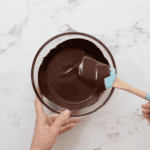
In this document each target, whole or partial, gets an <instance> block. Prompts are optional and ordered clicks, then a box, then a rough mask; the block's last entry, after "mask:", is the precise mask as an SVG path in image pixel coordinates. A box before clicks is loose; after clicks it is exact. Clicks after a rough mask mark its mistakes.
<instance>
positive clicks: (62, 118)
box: [53, 110, 70, 129]
mask: <svg viewBox="0 0 150 150" xmlns="http://www.w3.org/2000/svg"><path fill="white" fill-rule="evenodd" d="M69 116H70V111H69V110H68V112H66V111H63V112H62V113H61V114H60V115H59V116H58V117H57V118H56V119H55V121H54V123H53V127H54V128H57V129H58V128H60V127H61V126H62V125H63V124H64V123H65V122H66V120H67V119H68V118H69Z"/></svg>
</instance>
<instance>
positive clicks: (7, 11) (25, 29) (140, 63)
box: [0, 0, 150, 150]
mask: <svg viewBox="0 0 150 150" xmlns="http://www.w3.org/2000/svg"><path fill="white" fill-rule="evenodd" d="M0 19H1V23H0V117H1V123H0V149H1V150H20V149H22V150H26V149H30V145H31V141H32V137H33V134H34V127H35V117H36V113H35V107H34V100H35V93H34V91H33V88H32V84H31V75H30V73H31V65H32V61H33V58H34V56H35V54H36V52H37V51H38V49H39V48H40V47H41V46H42V44H43V43H44V42H46V41H47V40H48V39H50V38H51V37H53V36H55V35H57V34H60V33H63V32H72V31H73V32H74V31H77V32H84V33H87V34H90V35H93V36H95V37H96V38H98V39H99V40H101V41H102V42H103V43H104V44H105V45H106V46H107V47H108V48H109V50H110V51H111V53H112V55H113V57H114V59H115V61H116V65H117V70H118V77H120V78H121V79H122V80H124V81H125V82H127V83H129V84H130V85H132V86H134V87H136V88H139V89H141V90H144V91H147V92H149V93H150V67H149V66H150V1H149V0H127V1H119V0H105V1H101V0H63V1H62V0H22V1H20V0H13V1H11V0H5V1H1V2H0ZM145 103H147V101H146V100H144V99H141V98H139V97H137V96H135V95H133V94H130V93H127V92H125V91H122V90H119V89H115V91H114V93H113V95H112V97H111V99H110V100H109V102H108V103H107V104H106V105H105V106H104V107H102V108H101V109H99V110H98V111H97V112H95V113H93V114H91V115H89V116H85V117H82V121H81V122H80V123H79V124H78V125H77V126H76V127H75V128H74V129H73V130H70V131H68V132H66V133H65V134H62V135H61V136H60V137H59V138H58V140H57V142H56V144H55V146H54V147H53V150H83V149H84V150H127V149H128V150H142V149H143V150H149V149H150V124H149V122H148V121H147V120H146V119H145V118H144V117H143V116H142V108H141V105H142V104H145ZM44 109H45V112H46V113H47V114H49V115H50V114H53V112H51V111H49V110H47V108H45V106H44Z"/></svg>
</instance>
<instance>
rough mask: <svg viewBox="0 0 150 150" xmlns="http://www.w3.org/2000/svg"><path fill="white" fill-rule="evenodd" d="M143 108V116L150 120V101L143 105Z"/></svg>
mask: <svg viewBox="0 0 150 150" xmlns="http://www.w3.org/2000/svg"><path fill="white" fill-rule="evenodd" d="M142 108H143V111H142V113H143V117H144V118H146V119H147V120H148V121H149V122H150V118H149V117H150V103H146V104H143V105H142Z"/></svg>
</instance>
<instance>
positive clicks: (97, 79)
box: [61, 56, 150, 102]
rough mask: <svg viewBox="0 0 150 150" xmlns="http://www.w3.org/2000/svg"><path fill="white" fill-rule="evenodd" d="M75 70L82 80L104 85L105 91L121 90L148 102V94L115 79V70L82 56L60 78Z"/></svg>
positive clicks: (149, 99) (149, 95)
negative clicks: (113, 88)
mask: <svg viewBox="0 0 150 150" xmlns="http://www.w3.org/2000/svg"><path fill="white" fill-rule="evenodd" d="M75 68H77V69H78V74H79V76H80V77H81V78H83V79H84V80H88V81H90V82H92V83H95V84H97V85H99V86H100V85H102V84H104V85H105V88H106V89H109V88H111V87H115V88H118V89H122V90H125V91H127V92H130V93H132V94H135V95H137V96H139V97H141V98H143V99H146V100H148V101H149V102H150V94H147V93H146V92H144V91H141V90H139V89H136V88H133V87H132V86H130V85H129V84H127V83H126V82H124V81H122V80H121V79H120V78H118V77H117V75H116V71H115V69H114V68H111V67H110V66H109V65H107V64H103V63H101V62H99V61H97V60H95V59H92V58H90V57H87V56H84V57H83V58H82V59H81V61H79V62H78V63H77V64H76V65H75V66H74V67H72V68H70V69H69V70H67V71H66V72H64V73H62V75H61V76H65V75H67V74H69V73H70V72H72V70H74V69H75Z"/></svg>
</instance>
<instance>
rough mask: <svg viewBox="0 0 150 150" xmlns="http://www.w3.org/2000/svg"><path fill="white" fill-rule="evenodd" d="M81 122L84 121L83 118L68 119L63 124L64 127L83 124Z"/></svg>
mask: <svg viewBox="0 0 150 150" xmlns="http://www.w3.org/2000/svg"><path fill="white" fill-rule="evenodd" d="M81 120H82V119H81V118H68V119H67V120H66V122H65V123H64V124H63V126H65V125H67V124H71V123H79V122H81Z"/></svg>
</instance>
